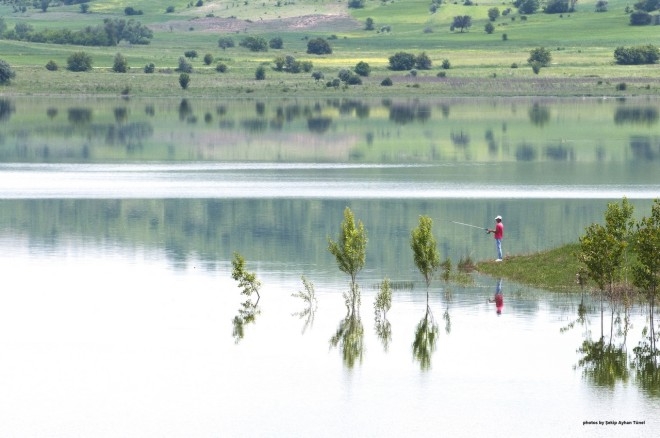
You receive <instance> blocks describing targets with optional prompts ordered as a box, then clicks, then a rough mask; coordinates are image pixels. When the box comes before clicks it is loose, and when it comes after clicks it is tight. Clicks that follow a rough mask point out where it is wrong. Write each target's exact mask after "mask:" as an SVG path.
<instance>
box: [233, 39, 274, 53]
mask: <svg viewBox="0 0 660 438" xmlns="http://www.w3.org/2000/svg"><path fill="white" fill-rule="evenodd" d="M238 45H239V46H241V47H245V48H246V49H248V50H250V51H251V52H267V51H268V42H267V41H266V39H265V38H263V37H259V36H247V37H245V38H243V39H242V40H241V42H240V43H238Z"/></svg>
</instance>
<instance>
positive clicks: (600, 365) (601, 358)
mask: <svg viewBox="0 0 660 438" xmlns="http://www.w3.org/2000/svg"><path fill="white" fill-rule="evenodd" d="M578 352H579V353H581V354H583V355H584V356H583V357H582V359H580V360H579V361H578V366H580V367H582V368H583V371H582V375H583V376H584V377H585V378H587V379H588V380H589V381H590V382H592V383H593V384H595V385H596V386H607V387H610V388H611V387H614V385H615V384H616V382H618V381H622V382H626V381H628V377H629V374H630V373H629V371H628V355H627V353H626V350H625V347H623V346H614V345H612V344H609V343H608V344H606V343H605V341H604V340H603V339H602V338H601V339H599V340H598V341H592V340H588V339H587V340H585V341H584V342H583V343H582V346H581V347H580V348H579V349H578Z"/></svg>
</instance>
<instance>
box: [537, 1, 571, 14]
mask: <svg viewBox="0 0 660 438" xmlns="http://www.w3.org/2000/svg"><path fill="white" fill-rule="evenodd" d="M570 9H571V7H570V6H569V4H568V0H548V2H547V3H546V5H545V8H544V9H543V12H545V13H546V14H562V13H564V12H570Z"/></svg>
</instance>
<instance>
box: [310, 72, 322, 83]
mask: <svg viewBox="0 0 660 438" xmlns="http://www.w3.org/2000/svg"><path fill="white" fill-rule="evenodd" d="M312 77H313V78H314V80H316V82H318V81H320V80H321V79H323V78H324V77H325V76H324V75H323V73H322V72H320V71H315V72H314V73H312Z"/></svg>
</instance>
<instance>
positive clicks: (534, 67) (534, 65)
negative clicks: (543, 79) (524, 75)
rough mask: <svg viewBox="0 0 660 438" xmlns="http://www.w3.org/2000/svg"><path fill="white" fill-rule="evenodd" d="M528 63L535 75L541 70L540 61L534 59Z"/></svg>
mask: <svg viewBox="0 0 660 438" xmlns="http://www.w3.org/2000/svg"><path fill="white" fill-rule="evenodd" d="M530 65H531V66H532V71H533V72H534V74H535V75H537V74H539V72H540V71H541V67H543V66H542V65H541V63H540V62H536V61H534V62H530Z"/></svg>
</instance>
